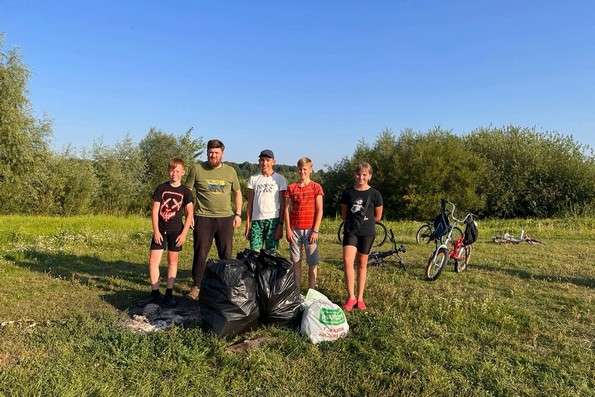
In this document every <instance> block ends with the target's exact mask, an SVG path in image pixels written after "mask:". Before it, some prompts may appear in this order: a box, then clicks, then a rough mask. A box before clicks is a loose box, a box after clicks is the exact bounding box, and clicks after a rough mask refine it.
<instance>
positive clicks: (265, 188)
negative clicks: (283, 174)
mask: <svg viewBox="0 0 595 397" xmlns="http://www.w3.org/2000/svg"><path fill="white" fill-rule="evenodd" d="M276 186H277V185H275V184H274V183H263V184H260V185H256V187H255V188H256V191H257V192H258V193H271V192H274V191H275V187H276Z"/></svg>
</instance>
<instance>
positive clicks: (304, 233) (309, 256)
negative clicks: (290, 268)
mask: <svg viewBox="0 0 595 397" xmlns="http://www.w3.org/2000/svg"><path fill="white" fill-rule="evenodd" d="M291 233H292V234H293V241H292V242H291V243H290V244H289V253H290V255H291V261H292V262H293V263H296V262H299V261H300V258H301V253H302V246H303V247H304V251H305V252H306V263H307V264H308V266H316V265H318V262H319V261H320V256H319V255H318V244H317V243H314V244H310V242H309V241H308V239H309V238H310V233H312V229H291Z"/></svg>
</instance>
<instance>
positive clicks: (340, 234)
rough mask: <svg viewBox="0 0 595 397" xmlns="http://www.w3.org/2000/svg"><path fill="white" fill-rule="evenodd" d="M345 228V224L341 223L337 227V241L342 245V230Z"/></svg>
mask: <svg viewBox="0 0 595 397" xmlns="http://www.w3.org/2000/svg"><path fill="white" fill-rule="evenodd" d="M344 227H345V222H341V224H340V225H339V230H337V241H338V242H339V244H343V228H344Z"/></svg>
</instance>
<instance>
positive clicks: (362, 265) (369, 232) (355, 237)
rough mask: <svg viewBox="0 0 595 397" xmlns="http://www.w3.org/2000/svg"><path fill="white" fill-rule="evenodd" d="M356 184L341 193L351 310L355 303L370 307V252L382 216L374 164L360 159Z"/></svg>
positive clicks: (348, 302) (346, 285) (348, 299)
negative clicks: (372, 181) (366, 292)
mask: <svg viewBox="0 0 595 397" xmlns="http://www.w3.org/2000/svg"><path fill="white" fill-rule="evenodd" d="M354 178H355V184H354V185H353V187H352V188H350V189H347V190H345V191H344V192H343V194H342V195H341V217H342V218H343V220H344V221H345V227H344V229H343V230H344V232H343V269H344V270H345V288H346V289H347V300H346V301H345V304H344V305H343V309H345V310H346V311H348V312H350V311H351V310H353V308H354V307H357V308H358V309H360V310H366V303H365V302H364V289H365V288H366V275H367V270H368V254H369V253H370V249H371V248H372V244H373V243H374V227H375V225H376V222H379V221H380V219H381V218H382V196H381V195H380V192H379V191H378V190H376V189H374V188H373V187H371V186H370V185H369V184H368V183H369V182H370V179H372V167H371V166H370V164H368V163H360V164H359V165H358V166H357V168H356V169H355V174H354ZM356 255H357V258H358V261H359V267H358V272H357V298H356V295H355V270H354V263H355V257H356Z"/></svg>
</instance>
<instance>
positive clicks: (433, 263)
mask: <svg viewBox="0 0 595 397" xmlns="http://www.w3.org/2000/svg"><path fill="white" fill-rule="evenodd" d="M447 264H448V250H447V249H446V248H444V247H442V248H439V249H438V252H433V253H432V256H430V259H429V260H428V265H427V266H426V280H428V281H434V280H436V279H437V278H438V276H440V273H442V270H443V269H444V268H445V267H446V265H447Z"/></svg>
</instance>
